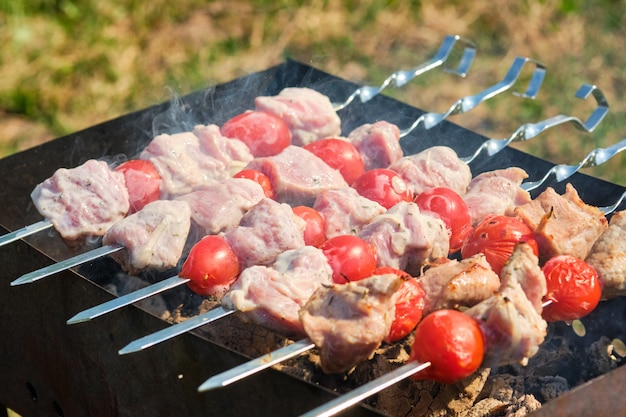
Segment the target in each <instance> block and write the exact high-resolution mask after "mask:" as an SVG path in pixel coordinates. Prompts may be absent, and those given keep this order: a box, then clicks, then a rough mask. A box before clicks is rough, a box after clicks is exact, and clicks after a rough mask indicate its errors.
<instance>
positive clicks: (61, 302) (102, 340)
mask: <svg viewBox="0 0 626 417" xmlns="http://www.w3.org/2000/svg"><path fill="white" fill-rule="evenodd" d="M291 86H307V87H311V88H314V89H316V90H318V91H320V92H322V93H324V94H326V95H328V96H329V97H330V98H331V100H332V101H334V102H340V101H341V100H343V99H345V97H347V96H349V95H350V94H351V93H352V92H353V91H354V90H355V88H357V87H358V86H357V85H355V84H352V83H350V82H348V81H345V80H342V79H340V78H338V77H335V76H332V75H330V74H327V73H324V72H322V71H319V70H317V69H315V68H312V67H310V66H308V65H305V64H302V63H298V62H295V61H287V62H285V63H282V64H280V65H277V66H275V67H272V68H269V69H267V70H265V71H261V72H258V73H254V74H251V75H249V76H246V77H243V78H240V79H237V80H234V81H231V82H228V83H225V84H220V85H216V86H213V87H210V88H207V89H206V90H203V91H199V92H196V93H193V94H190V95H188V96H184V97H181V98H180V99H177V100H175V101H173V102H171V103H163V104H160V105H156V106H154V107H150V108H148V109H145V110H141V111H138V112H135V113H131V114H128V115H125V116H122V117H120V118H118V119H115V120H112V121H109V122H106V123H103V124H100V125H97V126H93V127H91V128H88V129H86V130H83V131H80V132H77V133H74V134H71V135H68V136H65V137H62V138H59V139H57V140H54V141H51V142H49V143H46V144H43V145H41V146H38V147H36V148H33V149H30V150H27V151H25V152H21V153H18V154H15V155H12V156H10V157H7V158H5V159H3V160H0V173H1V174H2V176H3V178H4V179H5V180H4V181H2V183H1V185H0V197H1V198H2V201H4V205H3V209H2V211H1V212H0V226H2V233H4V232H9V231H13V230H16V229H19V228H21V227H22V226H24V225H26V224H31V223H34V222H36V221H38V220H40V215H39V214H38V213H37V211H36V210H35V209H34V207H33V205H32V203H31V202H30V197H29V196H30V192H31V191H32V189H33V188H34V187H35V185H36V184H38V183H39V182H41V181H43V180H44V179H45V178H47V177H48V176H50V175H51V174H52V173H53V172H54V170H55V169H57V168H58V167H72V166H77V165H78V164H80V163H82V162H84V161H86V160H87V159H91V158H95V159H106V158H119V157H120V156H121V155H123V156H127V157H133V156H134V155H136V154H137V153H138V151H139V150H140V149H141V148H142V147H144V146H145V145H147V143H148V142H149V141H150V140H151V139H152V137H153V136H154V135H155V134H156V133H161V132H168V133H172V132H174V131H176V130H175V129H180V130H183V129H186V128H188V127H192V126H193V125H194V124H196V123H203V124H208V123H216V124H221V123H223V122H224V121H226V120H227V119H228V118H230V117H232V116H234V115H236V114H239V113H241V112H242V111H244V110H246V109H250V108H253V100H254V97H256V96H258V95H274V94H277V93H278V92H279V91H280V90H281V89H283V88H285V87H291ZM423 113H424V112H423V111H422V110H420V109H417V108H414V107H411V106H408V105H406V104H404V103H402V102H399V101H396V100H394V99H391V98H389V97H386V96H383V95H378V96H376V97H374V98H373V99H371V100H370V101H368V102H367V103H360V102H358V101H355V102H354V103H352V104H351V105H350V106H347V107H346V108H345V109H343V110H340V112H339V114H340V116H341V119H342V122H343V125H342V127H343V130H344V131H345V132H349V131H350V130H352V129H353V128H355V127H357V126H359V125H361V124H363V123H371V122H373V121H376V120H387V121H390V122H392V123H395V124H397V125H398V126H400V127H401V128H402V127H405V126H409V125H410V124H411V123H412V122H413V121H414V120H416V119H417V118H418V117H419V116H420V115H422V114H423ZM485 139H486V138H485V137H483V136H481V135H479V134H477V133H475V132H472V131H470V130H467V129H464V128H462V127H460V126H458V125H455V124H454V123H451V122H448V121H444V122H443V123H441V124H439V125H437V126H435V127H434V128H432V129H429V130H426V129H419V128H418V129H416V130H414V131H413V132H411V134H409V135H408V136H406V137H405V138H403V139H402V145H403V148H404V151H405V154H409V153H415V152H419V151H421V150H423V149H425V148H428V147H430V146H433V145H447V146H450V147H452V148H454V149H455V150H457V152H458V153H459V155H460V156H466V154H470V153H471V152H473V150H474V149H476V148H477V147H478V146H479V145H480V144H481V143H482V142H484V141H485ZM509 166H519V167H521V168H524V169H525V170H526V171H527V172H529V173H531V174H535V175H531V177H539V176H540V175H543V174H544V173H545V172H547V171H548V169H550V167H551V166H552V164H551V163H550V162H548V161H544V160H541V159H538V158H535V157H533V156H530V155H528V154H524V153H522V152H519V151H517V150H515V149H512V148H506V149H504V150H503V151H502V152H500V153H498V154H497V155H496V156H494V157H491V158H490V157H487V156H480V157H479V158H478V159H477V160H475V161H474V162H473V163H472V165H471V168H472V173H473V174H474V175H476V174H478V173H480V172H485V171H489V170H493V169H498V168H505V167H509ZM568 181H569V182H571V183H572V184H573V185H574V186H575V187H576V188H577V190H578V192H579V194H580V196H581V198H582V199H583V200H584V201H585V202H587V203H588V204H592V205H596V206H606V205H609V204H612V203H613V202H615V200H616V199H617V198H618V196H619V195H621V194H622V193H623V192H624V191H625V190H626V189H625V188H623V187H621V186H618V185H616V184H612V183H609V182H606V181H602V180H599V179H596V178H593V177H590V176H587V175H584V174H580V173H577V174H575V175H574V176H573V177H571V178H570V179H569V180H568ZM545 185H546V186H552V187H554V188H555V189H556V190H557V192H559V193H562V192H563V191H564V187H565V184H564V183H555V182H554V181H552V182H550V181H548V182H547V183H546V184H545ZM542 189H543V188H542ZM540 191H541V190H535V191H534V192H533V193H535V194H534V195H536V194H538V193H539V192H540ZM97 245H98V242H82V244H81V245H68V244H66V243H65V242H63V241H62V239H60V238H59V237H58V235H57V234H56V232H53V231H50V232H46V233H40V234H38V235H33V236H30V237H28V238H25V239H23V240H20V241H18V242H15V243H13V244H11V245H8V246H5V247H3V248H2V249H1V250H0V262H1V263H2V265H3V270H4V272H3V274H2V280H1V281H2V286H1V288H0V311H1V314H0V326H1V327H0V329H1V331H2V334H3V337H2V341H1V342H0V346H1V352H2V355H1V356H0V361H1V363H2V365H1V369H2V372H1V373H0V388H1V389H0V404H1V405H4V406H7V407H9V408H11V409H13V410H15V411H17V412H18V413H20V414H22V415H23V416H51V415H52V416H63V417H65V416H67V417H69V416H108V417H110V416H133V417H138V416H151V417H153V416H175V415H188V416H203V415H207V416H208V415H220V416H245V415H273V416H295V415H299V414H301V413H303V412H305V411H308V410H310V409H312V408H314V407H316V406H318V405H320V404H322V403H324V402H326V401H328V400H330V399H332V398H334V397H335V396H336V392H334V391H345V390H347V389H348V388H349V386H348V385H347V384H348V382H346V386H345V387H344V388H341V384H342V382H343V381H338V380H336V379H335V380H332V378H323V377H318V378H317V379H316V378H313V379H311V378H310V377H306V375H305V373H306V372H303V371H299V370H298V369H299V368H298V367H299V365H300V364H299V362H304V360H299V361H298V360H295V361H293V364H292V365H286V366H284V367H283V369H282V370H280V371H279V370H276V369H270V370H266V371H264V372H262V373H260V374H257V375H255V376H253V377H250V378H248V379H246V380H245V381H242V382H240V383H237V384H234V385H232V386H230V387H228V388H226V389H222V390H216V391H212V392H208V393H198V392H197V387H198V386H199V385H200V384H201V383H202V382H203V381H204V380H205V379H206V378H207V377H209V376H211V375H214V374H217V373H219V372H222V371H224V370H226V369H229V368H231V367H233V366H235V365H238V364H240V363H243V362H245V361H246V360H247V359H249V358H251V357H255V356H258V355H261V354H264V353H267V352H269V351H272V350H274V349H276V348H277V347H280V346H281V345H282V344H283V343H284V342H285V339H283V338H282V337H281V336H279V335H275V334H273V333H271V332H269V331H267V330H264V329H262V328H259V327H257V326H254V325H242V324H240V323H239V322H238V320H237V318H236V317H228V318H226V319H224V321H223V322H220V324H219V325H218V326H214V325H213V324H212V325H210V326H212V327H211V328H210V329H204V328H201V329H198V330H196V331H192V332H190V333H186V334H184V335H182V336H179V337H177V338H175V339H173V340H171V341H168V342H166V343H162V344H160V345H158V346H155V347H153V348H151V349H148V350H146V351H143V352H140V353H134V354H130V355H124V356H120V355H118V350H119V349H120V348H121V347H122V346H124V345H126V344H127V343H128V342H130V341H132V340H134V339H137V338H138V337H140V336H143V335H146V334H149V333H152V332H155V331H157V330H160V329H162V328H164V327H166V326H168V325H169V324H168V322H167V321H166V320H164V319H163V317H161V316H159V311H158V310H156V309H155V308H153V307H149V306H137V305H136V306H131V307H130V308H124V309H121V310H118V311H115V312H113V313H111V314H109V315H106V316H104V317H101V318H98V319H96V320H93V321H91V322H89V323H85V324H79V325H75V326H68V325H67V324H66V320H67V319H68V318H70V317H71V316H73V315H74V314H76V313H77V312H79V311H82V310H84V309H86V308H89V307H92V306H94V305H96V304H99V303H102V302H104V301H107V300H110V299H112V298H113V297H115V295H114V291H113V290H112V288H114V287H115V286H116V285H118V284H119V282H120V278H119V274H120V273H121V270H120V268H119V266H117V264H115V263H114V262H113V261H112V260H111V259H109V258H107V257H104V258H101V259H97V260H95V261H92V262H89V263H88V264H85V265H82V266H81V267H78V268H75V269H73V270H70V271H65V272H62V273H59V274H57V275H55V276H54V277H50V278H48V279H46V280H43V281H41V282H38V283H36V284H33V285H25V286H18V287H10V286H9V283H10V281H11V280H12V279H14V278H16V277H18V276H21V275H23V274H25V273H27V272H30V271H32V270H35V269H37V268H40V267H43V266H46V265H48V264H51V263H53V262H57V261H59V260H63V259H66V258H68V257H70V256H72V255H75V254H78V253H81V252H85V251H87V250H89V249H91V248H93V247H95V246H97ZM168 272H169V273H168ZM171 272H172V271H166V272H164V273H160V274H156V273H145V274H142V278H143V279H144V280H146V281H147V282H156V281H157V280H159V279H161V278H163V277H167V276H171V275H172V273H171ZM161 301H162V302H163V303H164V305H165V306H166V307H167V309H168V310H169V311H172V310H176V311H177V314H182V315H185V314H194V313H195V312H197V310H198V309H201V308H203V304H202V299H200V298H199V297H197V296H194V295H192V294H191V292H190V291H189V290H187V289H186V288H179V289H178V291H175V292H173V293H172V294H170V295H168V297H167V298H166V297H165V296H164V297H163V299H162V300H161ZM180 306H182V308H181V307H180ZM625 319H626V306H625V305H624V303H623V300H622V299H614V300H611V301H608V302H603V303H601V305H600V306H599V307H598V308H597V309H596V311H594V312H593V314H591V315H590V316H589V317H587V318H585V319H583V323H584V325H585V328H586V335H585V336H584V337H580V336H577V335H576V334H575V333H574V331H573V330H572V328H571V327H569V326H568V325H567V324H564V323H557V324H554V325H551V327H550V329H549V334H550V337H549V338H548V340H547V341H546V343H544V346H542V348H541V349H542V352H543V354H542V355H540V356H541V357H540V358H539V359H538V360H541V361H543V362H541V364H540V365H535V364H534V358H533V359H532V360H531V363H530V364H529V365H528V367H527V368H525V369H522V368H516V367H509V368H510V369H504V370H502V372H509V373H512V374H516V373H520V372H522V373H525V374H527V375H528V378H529V380H537V381H540V379H537V378H539V377H541V376H544V377H545V376H546V375H554V376H556V375H560V376H562V375H564V378H567V381H568V383H569V386H570V388H572V390H571V391H569V392H566V393H562V394H561V395H559V396H558V397H557V398H555V399H550V400H549V401H546V402H545V403H544V405H543V407H542V409H541V410H539V411H537V412H535V415H537V416H555V415H564V416H574V415H576V416H582V415H609V414H611V415H618V414H623V413H624V412H626V411H625V410H626V399H625V398H624V396H623V395H621V393H620V388H619V387H620V386H622V385H623V384H624V383H625V382H626V369H624V368H623V367H620V365H621V364H622V360H621V359H622V358H621V356H619V355H618V354H616V353H612V352H611V351H610V343H605V344H604V345H601V346H605V347H606V349H605V350H607V352H605V353H606V357H607V358H608V359H607V360H606V363H604V364H603V365H602V366H597V367H592V366H588V363H587V362H588V359H589V356H588V354H587V353H586V352H588V350H586V349H588V348H589V347H590V346H598V342H599V341H602V340H608V341H609V342H610V341H611V340H613V339H621V340H626V329H623V328H622V326H621V323H623V322H624V320H625ZM206 327H209V326H206ZM233 329H238V330H236V331H234V330H233ZM563 346H568V347H569V348H568V353H567V354H564V353H562V348H563ZM600 350H601V349H600ZM611 355H612V357H611ZM372 366H373V365H372ZM367 369H368V370H369V371H368V372H370V373H371V374H372V375H375V374H376V370H375V369H373V368H371V370H370V368H367ZM313 372H314V371H313ZM362 373H363V372H362ZM533 378H534V379H533ZM312 380H313V381H317V383H313V382H312ZM361 382H365V381H361ZM406 382H407V384H408V383H409V381H406ZM338 386H339V388H338ZM397 389H402V387H399V388H397ZM545 397H546V398H548V397H550V395H549V394H547V393H546V394H545ZM416 401H417V400H416ZM379 403H380V402H379V401H377V398H376V396H374V397H373V398H372V399H371V400H370V401H368V402H367V404H365V403H364V404H362V405H360V406H357V407H354V408H352V409H350V410H348V411H346V412H345V415H346V416H348V415H350V416H374V415H395V414H388V411H389V410H386V409H384V408H381V406H380V404H379Z"/></svg>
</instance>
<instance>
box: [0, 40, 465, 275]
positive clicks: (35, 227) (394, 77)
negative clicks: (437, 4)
mask: <svg viewBox="0 0 626 417" xmlns="http://www.w3.org/2000/svg"><path fill="white" fill-rule="evenodd" d="M459 45H463V46H464V50H463V54H462V57H461V60H460V62H459V63H458V66H457V68H456V69H452V68H450V67H448V66H445V70H446V72H451V73H453V74H456V75H458V76H461V77H465V76H466V75H467V72H468V71H469V68H470V66H471V64H472V62H473V60H474V57H475V55H476V47H475V45H474V43H473V42H471V41H469V40H467V39H464V38H462V37H460V36H458V35H455V36H452V35H449V36H447V37H446V38H445V39H444V41H443V42H442V44H441V46H440V47H439V50H438V51H437V53H436V55H435V56H434V57H433V58H432V59H430V60H429V61H427V62H425V63H423V64H421V65H419V66H417V67H415V68H413V69H411V70H400V71H396V72H394V73H393V74H391V75H390V76H389V77H387V78H386V79H385V81H383V83H382V84H381V85H380V86H379V87H371V86H362V87H359V88H357V89H356V90H355V91H354V92H353V93H352V94H351V95H350V96H349V97H348V98H347V99H346V100H345V101H344V102H343V103H332V104H333V108H334V109H335V111H338V110H341V109H344V108H346V107H347V106H348V105H349V104H350V103H352V102H353V101H354V99H355V98H356V97H359V99H360V100H361V102H362V103H365V102H367V101H369V100H371V99H372V98H373V97H374V96H376V95H378V94H379V93H381V92H382V91H383V90H384V89H385V88H387V87H388V86H389V85H391V84H395V85H396V86H397V87H402V86H403V85H405V84H406V83H408V82H409V81H411V80H412V79H414V78H415V77H417V76H419V75H421V74H424V73H425V72H427V71H430V70H432V69H435V68H437V67H439V66H441V65H445V64H446V63H447V62H448V60H449V59H450V57H451V55H452V52H453V51H454V49H455V48H456V47H458V46H459ZM52 227H53V224H52V222H51V221H50V220H48V219H45V220H41V221H38V222H36V223H33V224H31V225H28V226H25V227H23V228H21V229H18V230H15V231H13V232H10V233H7V234H5V235H3V236H0V247H2V246H4V245H7V244H9V243H12V242H15V241H16V240H19V239H23V238H25V237H28V236H30V235H33V234H35V233H39V232H41V231H44V230H47V229H50V228H52ZM110 250H113V248H110ZM72 266H75V265H72ZM72 266H70V267H72Z"/></svg>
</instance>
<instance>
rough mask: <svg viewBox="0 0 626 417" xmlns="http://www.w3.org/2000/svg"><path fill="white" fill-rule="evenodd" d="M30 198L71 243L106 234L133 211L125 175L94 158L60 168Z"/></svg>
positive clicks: (36, 188) (39, 185) (38, 186)
mask: <svg viewBox="0 0 626 417" xmlns="http://www.w3.org/2000/svg"><path fill="white" fill-rule="evenodd" d="M31 199H32V201H33V204H34V205H35V208H37V211H39V213H40V214H41V215H42V216H44V217H45V218H46V219H48V220H50V221H51V222H52V225H53V226H54V228H55V229H56V230H57V231H58V232H59V234H60V235H61V236H62V237H63V238H65V239H68V240H76V239H79V238H83V237H87V236H102V235H104V234H105V233H106V232H107V230H109V228H110V227H111V226H112V225H113V224H114V223H115V222H117V221H118V220H120V219H122V218H124V216H126V214H127V213H128V210H129V208H130V203H129V198H128V190H127V189H126V182H125V180H124V174H122V173H121V172H116V171H112V170H111V169H110V168H109V166H108V165H107V163H106V162H104V161H96V160H94V159H90V160H88V161H87V162H85V163H84V164H82V165H80V166H78V167H75V168H59V169H57V170H56V171H55V173H54V174H53V175H52V176H51V177H50V178H48V179H46V180H45V181H43V182H42V183H40V184H38V185H37V186H36V187H35V189H34V190H33V192H32V193H31Z"/></svg>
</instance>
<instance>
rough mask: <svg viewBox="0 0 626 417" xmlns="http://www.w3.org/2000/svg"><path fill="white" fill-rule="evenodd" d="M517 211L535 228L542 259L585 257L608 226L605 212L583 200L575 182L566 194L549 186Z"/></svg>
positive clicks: (516, 211) (567, 188)
mask: <svg viewBox="0 0 626 417" xmlns="http://www.w3.org/2000/svg"><path fill="white" fill-rule="evenodd" d="M515 214H516V215H517V216H518V217H519V218H520V219H521V220H522V221H523V222H524V223H526V224H527V225H528V226H529V227H530V228H531V230H532V231H533V232H534V234H535V238H536V239H537V244H538V245H539V254H540V256H541V260H542V261H546V260H548V259H550V258H551V257H553V256H557V255H571V256H574V257H576V258H580V259H585V258H586V257H587V254H588V253H589V251H590V250H591V247H592V246H593V244H594V243H595V241H596V240H597V239H598V238H599V237H600V235H601V234H602V233H603V232H604V231H605V230H606V229H607V227H608V220H607V219H606V216H605V215H604V213H602V212H601V211H600V209H598V208H597V207H594V206H590V205H588V204H586V203H585V202H584V201H582V200H581V199H580V197H579V196H578V192H577V191H576V189H575V188H574V187H573V186H572V185H571V184H567V185H566V188H565V194H564V195H559V194H558V193H557V192H556V191H555V190H554V189H553V188H551V187H548V188H546V190H545V191H543V192H542V193H541V194H539V196H537V198H535V199H534V200H533V201H531V202H530V203H528V204H524V205H521V206H518V207H516V208H515Z"/></svg>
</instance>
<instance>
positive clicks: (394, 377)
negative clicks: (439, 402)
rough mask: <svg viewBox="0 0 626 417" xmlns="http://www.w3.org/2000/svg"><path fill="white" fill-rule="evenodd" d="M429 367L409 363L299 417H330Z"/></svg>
mask: <svg viewBox="0 0 626 417" xmlns="http://www.w3.org/2000/svg"><path fill="white" fill-rule="evenodd" d="M429 366H430V362H426V363H420V362H409V363H407V364H406V365H403V366H401V367H399V368H397V369H395V370H393V371H391V372H388V373H387V374H385V375H383V376H381V377H380V378H376V379H374V380H373V381H370V382H368V383H367V384H365V385H362V386H360V387H358V388H356V389H353V390H352V391H350V392H348V393H347V394H344V395H341V396H339V397H337V398H335V399H334V400H332V401H329V402H327V403H326V404H324V405H321V406H319V407H317V408H315V409H313V410H311V411H309V412H308V413H305V414H302V415H301V417H330V416H334V415H336V414H337V413H340V412H341V411H344V410H346V409H348V408H350V407H352V406H353V405H355V404H357V403H358V402H360V401H362V400H364V399H366V398H368V397H371V396H372V395H374V394H376V393H378V392H380V391H382V390H384V389H385V388H388V387H390V386H392V385H394V384H395V383H397V382H399V381H401V380H403V379H405V378H408V377H410V376H411V375H414V374H416V373H418V372H420V371H423V370H424V369H426V368H428V367H429Z"/></svg>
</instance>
